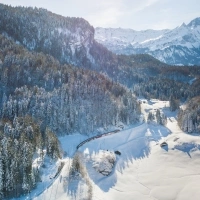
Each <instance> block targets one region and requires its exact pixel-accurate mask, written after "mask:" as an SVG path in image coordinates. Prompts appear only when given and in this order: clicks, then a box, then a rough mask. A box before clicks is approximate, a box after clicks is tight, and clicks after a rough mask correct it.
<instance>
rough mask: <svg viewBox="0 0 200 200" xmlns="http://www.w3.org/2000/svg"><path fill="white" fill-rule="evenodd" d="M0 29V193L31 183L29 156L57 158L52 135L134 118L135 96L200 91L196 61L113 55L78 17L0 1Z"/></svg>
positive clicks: (34, 175) (181, 96)
mask: <svg viewBox="0 0 200 200" xmlns="http://www.w3.org/2000/svg"><path fill="white" fill-rule="evenodd" d="M0 33H1V35H0V137H1V143H0V183H1V184H0V198H6V197H11V196H18V195H19V194H22V193H26V192H29V191H30V190H31V189H32V188H34V187H35V185H36V182H37V181H38V180H40V177H39V169H34V168H32V164H33V158H34V155H36V154H41V155H40V158H41V159H43V156H44V155H43V154H44V152H46V153H45V156H48V157H50V158H51V159H58V158H59V157H60V156H61V152H60V149H59V143H58V139H57V136H60V135H65V134H74V133H81V134H85V135H89V134H92V133H97V132H98V131H99V129H100V128H101V130H107V129H109V127H111V126H118V125H119V124H120V123H123V124H124V125H129V124H134V123H136V122H138V120H139V118H140V105H139V104H138V102H137V99H136V97H135V95H138V96H140V95H142V96H144V97H145V98H147V99H149V98H158V99H162V100H169V99H170V100H173V101H174V102H179V101H185V100H189V99H191V98H192V97H195V96H197V95H199V94H200V85H199V84H198V83H199V80H200V78H199V77H200V68H198V67H190V68H188V67H175V66H169V65H166V64H164V63H162V62H160V61H158V60H156V59H155V58H153V57H152V56H149V55H144V54H141V55H130V56H126V55H119V56H118V55H115V54H113V53H112V52H110V51H108V50H107V49H106V48H105V47H103V46H102V45H100V44H98V43H97V42H96V41H95V40H94V29H93V27H92V26H90V25H89V23H88V22H87V21H85V20H84V19H81V18H69V17H67V18H66V17H62V16H59V15H56V14H53V13H51V12H49V11H47V10H44V9H38V8H24V7H16V8H14V7H11V6H5V5H3V4H0ZM134 93H135V94H134ZM196 108H197V107H194V112H196V111H197V109H196ZM183 112H184V111H183ZM182 116H184V114H183V115H182ZM38 152H40V153H38ZM19 177H20V178H19ZM11 180H12V181H11Z"/></svg>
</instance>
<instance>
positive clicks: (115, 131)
mask: <svg viewBox="0 0 200 200" xmlns="http://www.w3.org/2000/svg"><path fill="white" fill-rule="evenodd" d="M119 131H120V130H119V129H117V130H114V131H110V132H107V133H103V134H100V135H96V136H93V137H91V138H88V139H86V140H84V141H82V142H81V143H80V144H78V145H77V147H76V149H77V150H78V149H79V147H81V146H83V145H84V144H85V143H87V142H89V141H91V140H94V139H98V138H101V137H103V136H106V135H111V134H114V133H117V132H119Z"/></svg>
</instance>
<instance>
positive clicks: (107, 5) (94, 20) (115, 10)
mask: <svg viewBox="0 0 200 200" xmlns="http://www.w3.org/2000/svg"><path fill="white" fill-rule="evenodd" d="M123 8H124V4H123V1H122V0H118V1H116V0H115V1H114V0H110V1H101V2H100V3H99V4H98V9H96V10H95V11H93V12H92V13H91V14H89V15H87V16H85V18H86V19H87V20H88V21H89V22H90V23H91V24H93V25H94V26H102V27H108V26H113V25H117V22H118V21H119V18H120V17H122V16H123V14H124V11H123Z"/></svg>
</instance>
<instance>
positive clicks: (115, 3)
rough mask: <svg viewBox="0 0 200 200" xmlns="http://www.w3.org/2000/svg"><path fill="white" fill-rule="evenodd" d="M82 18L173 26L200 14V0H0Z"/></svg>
mask: <svg viewBox="0 0 200 200" xmlns="http://www.w3.org/2000/svg"><path fill="white" fill-rule="evenodd" d="M0 3H3V4H7V5H12V6H18V5H21V6H32V7H42V8H46V9H48V10H50V11H52V12H54V13H57V14H60V15H63V16H69V17H82V18H84V19H86V20H87V21H89V23H90V24H91V25H92V26H94V27H105V28H109V27H111V28H119V27H121V28H131V29H134V30H146V29H156V30H159V29H172V28H175V27H177V26H180V25H181V24H182V23H183V22H185V23H186V24H188V23H189V22H190V21H191V20H193V19H195V18H196V17H200V0H31V1H30V0H0Z"/></svg>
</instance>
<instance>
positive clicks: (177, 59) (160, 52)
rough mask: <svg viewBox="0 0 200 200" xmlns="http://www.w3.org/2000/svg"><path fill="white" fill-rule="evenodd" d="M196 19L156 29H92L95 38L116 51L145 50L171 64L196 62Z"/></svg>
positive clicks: (199, 46) (199, 60)
mask: <svg viewBox="0 0 200 200" xmlns="http://www.w3.org/2000/svg"><path fill="white" fill-rule="evenodd" d="M199 21H200V18H196V19H194V20H192V21H191V22H190V23H189V24H188V25H186V24H184V23H183V24H182V25H181V26H179V27H176V28H175V29H172V30H159V31H156V30H146V31H134V30H131V29H111V28H107V29H106V28H96V29H95V39H96V40H97V41H98V42H100V43H102V44H103V45H105V46H106V47H107V48H108V49H110V50H111V51H113V52H115V53H117V54H127V55H130V54H138V53H147V54H150V55H152V56H154V57H155V58H157V59H158V60H160V61H162V62H165V63H168V64H171V65H200V56H199V55H200V42H199V40H200V23H199Z"/></svg>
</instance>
